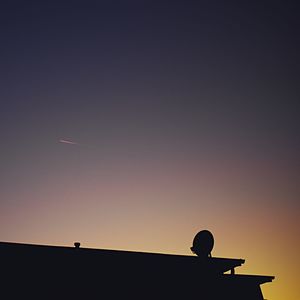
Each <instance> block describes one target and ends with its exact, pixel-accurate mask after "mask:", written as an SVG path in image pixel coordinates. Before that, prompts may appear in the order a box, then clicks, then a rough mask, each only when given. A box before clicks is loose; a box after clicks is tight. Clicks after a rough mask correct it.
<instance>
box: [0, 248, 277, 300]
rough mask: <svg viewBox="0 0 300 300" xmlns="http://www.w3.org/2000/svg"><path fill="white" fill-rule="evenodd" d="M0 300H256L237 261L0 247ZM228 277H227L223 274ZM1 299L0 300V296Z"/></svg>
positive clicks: (255, 283) (257, 280) (253, 279)
mask: <svg viewBox="0 0 300 300" xmlns="http://www.w3.org/2000/svg"><path fill="white" fill-rule="evenodd" d="M0 260H1V261H0V263H1V265H0V267H1V293H2V295H7V296H5V297H3V296H2V297H1V299H130V300H131V299H141V300H142V299H170V300H171V299H190V300H192V299H199V300H200V299H203V300H204V299H205V300H217V299H218V300H222V299H231V300H237V299H239V300H240V299H243V300H262V299H263V295H262V293H261V289H260V285H261V284H263V283H265V282H270V281H272V280H273V278H274V277H272V276H255V275H237V274H235V272H234V268H236V267H238V266H241V265H242V264H243V263H244V260H242V259H228V258H216V257H196V256H182V255H166V254H156V253H141V252H129V251H116V250H97V249H87V248H80V245H79V243H78V244H76V245H75V247H56V246H41V245H28V244H16V243H6V242H0ZM227 271H230V273H228V274H224V272H227ZM0 296H1V295H0Z"/></svg>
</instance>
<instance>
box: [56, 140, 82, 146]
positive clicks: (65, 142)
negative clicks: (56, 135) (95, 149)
mask: <svg viewBox="0 0 300 300" xmlns="http://www.w3.org/2000/svg"><path fill="white" fill-rule="evenodd" d="M59 142H60V143H64V144H69V145H79V144H78V143H76V142H73V141H70V140H65V139H60V140H59Z"/></svg>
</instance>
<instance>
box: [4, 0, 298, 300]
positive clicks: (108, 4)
mask: <svg viewBox="0 0 300 300" xmlns="http://www.w3.org/2000/svg"><path fill="white" fill-rule="evenodd" d="M6 2H7V3H8V4H3V5H2V4H1V9H0V24H1V25H0V33H1V35H0V36H1V47H0V54H1V56H0V61H1V68H0V76H1V89H0V104H1V108H0V125H1V126H0V138H1V157H0V166H1V172H0V240H1V241H11V242H24V243H36V244H50V245H70V246H72V245H73V242H74V241H80V242H81V244H82V247H95V248H108V249H126V250H133V251H147V252H163V253H174V254H187V255H190V254H191V252H190V250H189V248H190V246H191V243H192V240H193V237H194V235H195V234H196V233H197V232H198V231H199V230H201V229H208V230H210V231H212V232H213V234H214V236H215V247H214V250H213V253H212V254H213V256H222V257H233V258H244V259H246V263H245V265H244V266H242V267H240V268H239V269H238V270H237V272H238V273H250V274H261V275H274V276H275V277H276V279H275V280H274V281H273V283H269V284H265V285H263V292H264V297H265V298H266V299H268V300H298V299H300V286H299V278H300V277H299V274H300V271H299V269H300V260H299V253H300V238H299V237H300V201H299V195H300V182H299V178H300V176H299V175H300V159H299V151H300V138H299V137H300V135H299V96H300V84H299V80H300V76H299V74H300V58H299V53H300V47H299V28H300V27H299V25H300V24H299V23H300V22H299V13H300V11H299V9H298V8H297V5H296V4H297V3H296V1H278V0H277V1H276V0H273V1H255V0H254V1H214V0H213V1H189V0H185V1H176V0H174V1H164V0H160V1H155V0H153V1H150V0H144V1H142V0H140V1H137V0H136V1H130V0H128V1H126V0H123V1H114V0H112V1H93V2H92V1H63V0H61V1H35V2H34V1H6Z"/></svg>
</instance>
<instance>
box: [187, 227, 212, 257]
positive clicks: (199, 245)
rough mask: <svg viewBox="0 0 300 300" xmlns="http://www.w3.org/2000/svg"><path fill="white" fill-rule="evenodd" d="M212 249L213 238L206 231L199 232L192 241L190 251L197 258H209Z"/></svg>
mask: <svg viewBox="0 0 300 300" xmlns="http://www.w3.org/2000/svg"><path fill="white" fill-rule="evenodd" d="M213 247H214V237H213V235H212V233H211V232H210V231H208V230H201V231H199V232H198V233H197V234H196V236H195V237H194V240H193V246H192V247H191V250H192V252H193V253H195V254H196V255H198V256H199V257H211V250H212V249H213Z"/></svg>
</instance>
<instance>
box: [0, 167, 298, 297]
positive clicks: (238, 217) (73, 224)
mask: <svg viewBox="0 0 300 300" xmlns="http://www.w3.org/2000/svg"><path fill="white" fill-rule="evenodd" d="M159 164H160V163H159ZM159 164H158V165H159ZM158 165H157V166H156V165H154V166H153V164H152V163H151V164H149V165H143V166H142V169H141V166H139V167H136V168H134V167H131V170H128V169H127V168H126V172H125V173H124V172H123V171H124V170H122V168H118V171H119V172H118V174H116V176H112V177H110V176H108V175H107V176H100V173H97V174H96V173H92V174H85V175H84V176H82V173H81V174H77V175H76V174H75V175H72V176H71V178H68V176H67V177H65V176H63V177H53V178H51V180H50V178H49V179H48V180H46V179H45V178H44V179H43V180H41V179H39V180H40V181H37V182H36V183H33V184H32V186H31V187H29V186H23V187H22V186H19V187H18V189H16V190H15V191H14V192H13V193H12V194H11V195H10V196H11V197H12V198H14V199H18V198H20V197H22V198H23V199H24V198H25V199H26V198H28V197H30V198H31V199H30V202H31V206H30V205H29V206H27V207H26V208H22V207H16V206H15V205H14V204H12V205H10V206H8V207H6V214H5V215H1V221H0V224H1V228H2V230H1V239H2V240H6V241H15V242H25V243H37V244H52V245H68V246H72V245H73V242H74V241H80V242H81V245H82V247H92V248H105V249H122V250H131V251H145V252H160V253H174V254H184V255H191V252H190V250H189V247H190V246H191V243H192V239H193V237H194V235H195V234H196V233H197V232H198V231H199V230H201V229H209V230H210V231H211V232H213V234H214V236H215V247H214V250H213V255H214V256H219V257H232V258H244V259H246V262H245V264H244V265H243V266H242V267H240V268H238V269H237V270H236V271H237V273H248V274H256V275H273V276H275V277H276V278H275V280H274V281H273V282H272V283H267V284H264V285H263V286H262V288H263V292H264V297H265V298H266V299H270V300H271V299H272V300H282V298H283V296H285V297H284V298H285V299H291V300H293V299H296V295H297V293H298V292H297V273H296V272H297V271H298V268H299V265H297V261H296V258H297V254H298V253H299V250H300V247H299V243H297V241H296V240H295V237H296V236H298V234H299V232H298V227H296V225H297V223H298V220H297V212H296V211H291V209H290V208H289V207H284V206H282V203H281V202H280V201H279V200H280V199H277V198H276V197H279V198H280V197H281V193H280V190H276V187H274V190H273V189H269V190H267V189H265V190H264V193H262V190H261V187H260V185H259V181H260V178H256V179H255V182H253V183H251V184H250V182H248V185H249V186H250V185H251V191H250V190H247V189H245V185H243V182H244V181H245V180H246V179H247V178H248V179H249V178H250V177H252V176H253V170H250V169H249V171H250V175H249V174H244V173H240V169H239V168H236V169H235V170H231V176H230V178H227V174H228V172H224V176H223V175H221V176H220V174H218V176H217V175H215V174H214V173H213V174H211V175H209V174H208V172H207V170H205V171H203V172H204V174H202V172H201V171H198V174H197V175H196V171H195V169H194V167H193V168H192V167H188V165H187V164H185V165H182V164H178V165H177V166H174V165H173V166H172V165H167V164H166V162H165V163H164V167H165V169H162V168H161V167H159V166H158ZM192 165H195V164H192ZM203 167H204V166H203ZM142 170H143V171H144V173H143V172H142ZM219 173H221V172H219ZM107 174H108V173H107ZM179 174H181V175H183V174H185V176H186V177H185V178H184V177H182V176H179ZM262 174H263V172H262V173H261V174H260V176H263V175H262ZM195 176H197V178H198V180H196V179H195ZM257 176H258V174H257ZM50 182H51V183H50ZM213 183H214V184H213ZM214 185H216V186H218V189H215V187H214ZM264 185H265V186H266V187H267V181H264ZM259 195H261V197H263V198H264V202H262V201H261V202H260V199H259V198H258V196H259ZM266 197H270V199H268V198H266ZM185 199H188V200H189V201H188V202H185ZM202 199H203V200H202ZM220 199H221V201H220ZM240 199H243V202H241V201H240ZM251 199H256V200H255V201H253V200H252V202H251ZM270 200H272V203H273V204H272V206H270V205H266V203H271V201H270ZM277 200H278V201H277ZM263 203H265V204H263ZM276 203H277V204H276ZM20 205H22V204H20ZM7 224H11V225H10V226H11V227H10V229H9V230H7V229H4V228H5V226H8V225H7ZM6 228H7V227H6Z"/></svg>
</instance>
